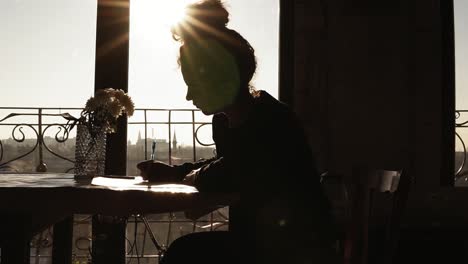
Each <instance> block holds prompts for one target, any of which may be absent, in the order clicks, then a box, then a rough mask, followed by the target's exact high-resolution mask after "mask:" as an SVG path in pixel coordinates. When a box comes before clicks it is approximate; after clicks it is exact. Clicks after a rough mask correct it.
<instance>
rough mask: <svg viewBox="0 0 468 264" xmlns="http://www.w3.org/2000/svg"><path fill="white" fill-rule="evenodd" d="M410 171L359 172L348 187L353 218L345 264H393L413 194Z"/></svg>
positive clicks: (378, 170) (365, 169)
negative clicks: (404, 212) (407, 202)
mask: <svg viewBox="0 0 468 264" xmlns="http://www.w3.org/2000/svg"><path fill="white" fill-rule="evenodd" d="M409 185H410V181H409V179H408V175H407V174H406V171H403V170H382V169H369V168H355V169H353V173H352V175H351V180H350V181H349V184H348V190H349V192H350V196H351V198H350V200H351V202H350V206H351V217H350V221H349V222H348V225H347V227H346V229H347V231H346V238H345V242H344V252H343V260H344V263H345V264H367V263H391V262H392V257H393V254H394V249H395V247H396V241H397V237H398V230H399V223H400V218H401V215H402V211H403V210H404V205H405V203H406V199H407V196H408V192H409Z"/></svg>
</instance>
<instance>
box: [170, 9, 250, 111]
mask: <svg viewBox="0 0 468 264" xmlns="http://www.w3.org/2000/svg"><path fill="white" fill-rule="evenodd" d="M228 17H229V13H228V12H227V11H226V9H225V7H224V6H223V4H222V3H221V2H220V0H203V1H200V2H197V3H195V4H191V5H189V6H188V7H187V10H186V18H185V20H184V21H183V22H180V23H179V24H177V25H176V26H174V27H173V29H172V33H173V36H174V38H175V39H176V40H178V41H180V42H181V43H182V46H181V48H180V65H181V68H182V74H183V75H184V80H185V82H186V83H187V86H188V92H187V100H193V102H194V104H195V105H196V106H197V107H198V108H200V109H201V110H202V111H203V112H205V113H206V114H213V113H216V112H219V111H222V110H223V109H224V108H226V107H227V106H229V105H231V104H233V103H234V102H235V101H236V100H239V99H242V98H243V97H246V96H249V91H250V81H251V79H252V77H253V75H254V73H255V69H256V66H257V63H256V59H255V54H254V49H253V48H252V46H251V45H250V44H249V42H248V41H247V40H245V39H244V38H243V37H242V36H241V35H240V34H239V33H237V32H236V31H235V30H232V29H229V28H227V27H226V24H227V23H228V21H229V18H228ZM201 101H203V102H201Z"/></svg>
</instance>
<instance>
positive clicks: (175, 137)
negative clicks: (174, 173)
mask: <svg viewBox="0 0 468 264" xmlns="http://www.w3.org/2000/svg"><path fill="white" fill-rule="evenodd" d="M172 149H173V150H176V149H177V136H176V132H175V130H174V136H173V137H172Z"/></svg>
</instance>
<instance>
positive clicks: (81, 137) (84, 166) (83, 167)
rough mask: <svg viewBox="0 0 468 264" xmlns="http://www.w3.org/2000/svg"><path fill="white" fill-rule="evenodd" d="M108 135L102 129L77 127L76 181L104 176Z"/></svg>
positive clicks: (81, 125) (84, 126) (80, 125)
mask: <svg viewBox="0 0 468 264" xmlns="http://www.w3.org/2000/svg"><path fill="white" fill-rule="evenodd" d="M106 139H107V134H106V133H105V132H104V130H103V129H102V128H100V127H92V128H91V129H90V128H89V127H88V126H86V125H83V124H79V125H78V126H77V131H76V147H75V169H74V171H75V179H91V178H93V177H94V176H98V175H104V168H105V162H106Z"/></svg>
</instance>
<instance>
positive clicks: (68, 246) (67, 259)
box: [52, 216, 73, 264]
mask: <svg viewBox="0 0 468 264" xmlns="http://www.w3.org/2000/svg"><path fill="white" fill-rule="evenodd" d="M72 239H73V216H70V217H67V218H65V219H64V220H62V221H60V222H59V223H57V224H55V225H54V237H53V240H52V241H53V244H52V263H53V264H71V262H72Z"/></svg>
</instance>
